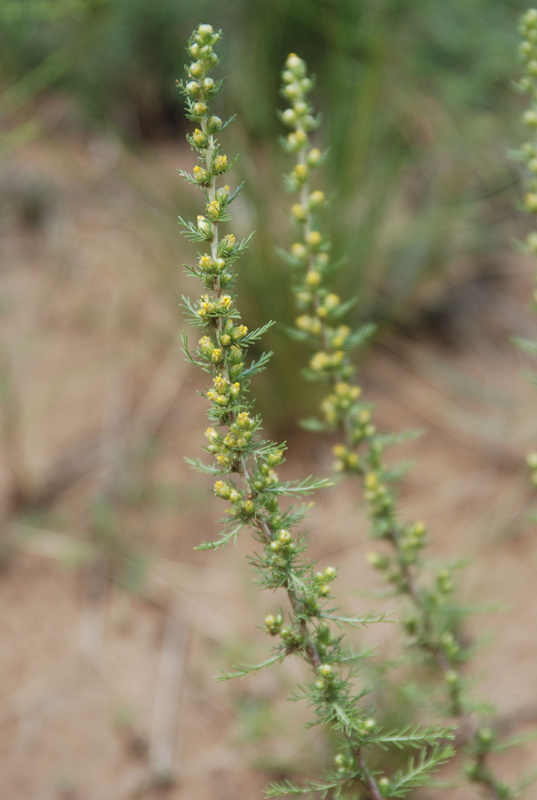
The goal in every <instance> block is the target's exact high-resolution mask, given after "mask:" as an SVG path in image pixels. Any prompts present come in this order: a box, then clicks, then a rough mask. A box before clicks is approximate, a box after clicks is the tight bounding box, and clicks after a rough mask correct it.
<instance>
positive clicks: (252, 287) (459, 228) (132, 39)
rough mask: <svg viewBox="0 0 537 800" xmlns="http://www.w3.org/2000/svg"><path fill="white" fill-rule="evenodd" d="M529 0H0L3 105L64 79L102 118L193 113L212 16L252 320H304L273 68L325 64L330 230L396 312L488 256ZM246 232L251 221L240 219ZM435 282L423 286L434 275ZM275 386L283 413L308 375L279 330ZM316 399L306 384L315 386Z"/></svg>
mask: <svg viewBox="0 0 537 800" xmlns="http://www.w3.org/2000/svg"><path fill="white" fill-rule="evenodd" d="M525 7H526V3H524V2H522V1H521V0H420V2H419V3H416V2H410V0H228V2H227V3H225V4H224V3H221V2H217V0H197V1H196V3H191V2H184V0H183V1H182V2H181V0H152V2H147V0H2V2H1V4H0V79H1V80H2V81H3V83H4V86H5V88H6V91H5V92H4V96H3V99H2V101H0V113H1V111H2V110H3V111H4V112H6V111H9V110H10V108H16V107H18V106H20V105H21V104H23V103H24V102H26V101H27V100H28V99H31V98H32V96H34V95H35V94H37V93H39V92H41V91H43V90H45V89H49V88H52V87H56V86H57V87H61V88H62V90H64V91H66V92H68V93H69V94H70V95H71V96H72V97H74V98H75V100H76V101H77V103H78V104H79V106H80V108H81V109H82V110H83V112H84V114H85V115H86V117H87V118H88V120H91V121H92V124H100V125H105V126H107V127H110V126H113V127H115V128H116V129H117V130H119V131H121V132H122V133H123V135H124V136H125V137H127V138H138V139H145V140H154V139H155V138H158V137H165V136H166V137H167V136H170V135H175V133H176V132H177V129H179V128H182V127H183V125H184V123H183V119H182V110H181V103H180V102H179V99H178V97H177V92H176V89H175V84H174V80H175V78H176V77H182V63H183V50H182V45H181V43H182V42H184V41H185V40H186V38H187V37H188V34H189V32H190V31H191V30H192V28H193V27H194V25H195V24H197V23H198V22H199V21H200V20H202V21H210V22H211V23H212V24H213V25H214V26H220V27H222V28H223V29H224V33H225V50H226V54H225V60H226V62H227V63H226V64H225V71H226V74H228V75H229V86H228V91H227V93H226V96H227V102H228V104H229V107H228V108H227V109H223V110H222V115H224V114H225V113H226V111H227V112H228V113H237V114H238V116H239V120H240V124H241V127H240V129H239V128H237V127H234V128H233V131H234V133H233V137H237V136H238V137H240V139H242V141H240V142H238V143H237V142H236V140H234V141H233V142H231V140H230V139H229V136H228V142H230V147H229V149H230V151H231V152H233V151H235V150H237V151H238V150H240V151H241V153H243V156H242V157H241V159H240V162H239V163H240V167H239V168H240V170H241V171H242V177H243V178H245V179H247V188H246V193H245V195H244V198H243V200H242V204H241V205H240V209H238V213H237V222H238V225H239V227H240V224H241V219H242V220H243V227H244V229H245V230H246V229H247V230H250V229H251V228H252V227H253V228H255V229H256V238H255V241H254V243H253V245H252V247H251V249H250V252H249V255H248V258H247V259H246V261H245V266H244V277H243V279H242V286H241V291H242V292H243V295H244V296H245V300H247V302H248V303H249V308H250V316H251V318H252V319H254V318H255V319H257V320H260V319H261V320H263V319H266V318H269V317H273V316H275V315H276V314H277V315H278V317H279V319H280V320H287V321H288V322H289V323H291V321H292V315H293V312H292V302H291V298H290V297H289V296H288V294H287V290H286V289H285V288H282V287H283V286H287V284H288V283H289V282H288V281H287V280H285V279H284V275H283V270H284V269H285V268H284V266H283V264H282V263H280V261H279V259H278V257H277V256H276V255H275V248H276V247H277V246H285V245H286V244H288V243H289V228H288V226H287V224H286V219H285V214H284V211H283V209H284V206H285V203H286V198H284V196H283V192H282V183H281V174H282V172H283V171H284V169H285V168H286V163H285V159H284V157H283V155H282V154H281V153H280V151H279V148H278V146H277V137H278V136H279V135H280V134H281V133H282V131H281V126H280V123H279V120H278V118H277V115H276V113H275V109H276V107H277V106H279V105H281V103H280V99H279V96H278V86H279V72H280V69H281V65H282V64H283V61H284V59H285V57H286V55H287V54H288V52H290V51H296V52H298V53H299V54H300V55H301V56H302V57H303V58H305V59H306V60H307V62H308V65H309V67H310V69H312V70H313V71H314V72H315V73H316V74H317V75H318V85H317V89H316V95H317V96H316V97H315V105H316V106H317V107H319V108H321V109H322V111H323V124H322V127H321V129H320V132H319V143H320V145H321V146H328V147H329V148H330V159H329V161H328V163H327V168H326V186H325V188H326V189H327V190H328V191H329V192H334V193H335V194H336V196H337V202H335V203H334V204H333V205H332V208H333V212H332V219H331V220H330V227H331V230H330V234H331V239H332V242H333V247H334V250H335V253H336V256H337V257H341V258H342V259H346V266H345V267H344V268H343V269H341V271H340V273H339V277H338V280H339V290H340V291H341V293H342V294H345V295H348V296H350V295H357V296H358V298H359V302H358V303H357V306H356V310H355V315H356V319H355V320H354V322H357V321H358V318H359V317H360V316H362V317H363V316H364V315H368V316H370V317H371V316H373V317H375V318H379V319H396V320H400V319H402V318H406V317H408V316H409V313H410V311H411V310H412V309H413V308H415V307H416V305H419V303H420V301H421V300H422V296H423V294H424V293H427V292H428V293H429V294H430V291H429V290H428V289H427V287H429V288H430V286H431V285H432V284H433V285H434V284H435V282H439V283H440V284H441V283H442V280H443V279H444V278H445V276H446V274H449V271H450V270H453V269H456V270H459V271H460V270H466V273H465V274H468V273H472V270H473V271H474V273H475V271H476V270H477V271H479V272H483V271H486V269H487V268H488V267H490V265H491V264H492V265H493V263H494V256H493V253H494V248H495V246H496V244H497V241H498V238H499V237H501V235H502V229H501V227H498V226H497V225H496V224H492V223H493V221H494V220H495V219H496V218H498V217H502V215H504V214H506V213H509V212H508V211H506V209H508V208H509V207H510V204H511V203H512V198H511V196H510V192H509V189H510V187H512V184H513V172H512V170H511V168H510V167H509V166H508V162H507V159H506V157H505V148H506V143H507V142H508V141H509V139H511V141H516V138H517V137H516V135H512V134H511V131H510V128H511V125H513V124H514V123H513V122H512V120H515V119H516V114H515V113H514V109H513V106H514V105H515V104H516V102H517V99H516V97H515V96H514V94H513V92H512V90H511V86H510V81H511V78H512V77H513V76H514V73H515V71H516V67H517V62H516V29H517V17H518V15H519V13H520V12H521V11H522V10H524V8H525ZM238 232H239V233H240V232H241V231H240V230H239V231H238ZM424 287H425V288H424ZM267 339H270V341H269V342H268V344H269V346H270V347H272V348H273V349H274V350H275V351H276V355H278V353H280V354H283V353H284V352H285V355H286V357H285V359H280V361H279V368H278V375H279V380H278V383H276V381H275V379H274V375H271V374H270V372H269V373H267V377H266V378H265V379H264V380H266V381H268V382H267V383H266V385H265V387H264V389H263V394H264V395H265V397H266V408H265V409H264V412H265V414H266V413H267V411H268V412H269V413H271V417H272V419H273V420H274V419H277V418H278V417H279V418H280V419H285V417H286V416H287V414H288V411H289V404H290V403H291V402H292V399H293V397H294V395H295V390H296V393H298V392H299V391H300V390H299V388H298V382H297V381H296V379H295V375H296V373H297V371H298V369H297V364H298V363H299V360H298V359H299V358H300V355H298V358H297V360H296V361H293V358H292V357H290V354H289V347H288V344H287V342H286V339H285V334H284V333H283V332H282V330H281V329H280V330H278V329H274V330H273V331H272V333H271V335H270V336H269V337H267ZM313 402H315V400H314V398H312V403H313Z"/></svg>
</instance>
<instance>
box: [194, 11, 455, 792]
mask: <svg viewBox="0 0 537 800" xmlns="http://www.w3.org/2000/svg"><path fill="white" fill-rule="evenodd" d="M219 39H220V33H217V32H215V31H214V30H213V28H212V27H211V26H210V25H200V26H199V27H198V29H197V30H196V31H195V32H194V33H193V35H192V38H191V40H190V42H189V48H188V49H189V54H190V56H191V57H192V58H193V59H194V60H193V61H192V63H191V64H190V66H189V67H188V68H187V73H188V77H187V80H186V82H184V83H181V84H180V85H181V89H182V91H183V93H184V94H185V96H186V104H187V116H188V118H189V119H191V120H193V122H194V123H195V125H196V128H195V131H194V133H193V134H192V135H191V136H189V137H188V141H189V142H190V144H191V146H192V148H193V149H194V150H196V152H197V153H198V162H199V163H198V164H197V165H196V167H195V168H194V170H193V173H192V174H189V173H186V172H183V173H182V174H183V176H184V177H185V178H186V179H187V180H188V181H189V182H190V183H192V184H195V185H198V186H199V187H200V188H201V190H202V192H203V195H204V199H205V210H204V213H203V214H202V215H200V216H198V218H197V221H196V222H195V223H194V222H186V221H185V220H182V219H181V222H182V224H183V226H184V227H185V229H186V235H187V236H188V237H189V238H190V239H191V240H192V241H194V242H197V243H199V245H200V246H201V247H202V248H203V249H204V250H205V252H199V253H198V254H197V261H196V264H195V265H194V266H192V267H188V268H187V271H188V273H189V274H190V275H193V276H196V277H198V278H199V279H200V280H201V282H202V284H203V286H204V289H205V290H206V291H205V293H204V294H202V295H201V297H200V298H199V300H198V301H197V302H196V303H192V302H191V301H190V300H188V299H186V298H184V306H185V309H186V311H187V313H188V315H189V316H190V319H191V321H192V323H193V324H194V325H196V326H197V327H199V328H201V329H202V330H203V336H202V337H201V339H200V340H199V343H198V346H197V348H196V349H195V350H194V351H192V352H190V351H189V350H188V342H187V340H186V338H185V352H186V354H187V357H188V358H189V360H190V362H191V363H194V364H197V365H198V366H200V367H201V368H202V369H203V370H204V371H205V372H206V373H208V374H209V375H210V376H211V379H212V386H211V387H210V388H209V389H207V390H206V392H205V397H206V399H207V400H208V401H209V410H208V417H209V420H210V423H211V425H210V427H209V428H208V429H207V431H206V439H207V445H206V447H205V450H206V452H208V453H209V454H210V455H211V456H212V457H213V459H214V462H213V464H211V465H205V464H202V463H201V462H200V461H195V462H193V461H191V462H190V463H191V464H192V465H193V466H194V467H196V468H197V469H199V470H200V471H202V472H205V473H207V474H209V475H212V476H214V478H215V479H216V481H215V483H214V494H215V495H216V496H217V497H219V498H221V499H223V500H225V501H226V502H228V503H229V508H228V510H227V513H228V517H229V522H228V523H226V524H225V526H224V532H223V535H222V537H221V538H220V539H219V540H218V541H216V542H211V543H204V544H202V545H201V546H200V548H199V549H202V550H208V549H215V548H218V547H221V546H224V545H225V544H227V543H228V542H230V541H235V540H236V539H237V536H238V534H239V533H240V532H241V531H242V530H249V531H250V532H251V533H252V534H253V536H254V539H255V540H256V541H257V542H258V544H259V549H258V553H257V554H256V556H255V558H254V559H253V564H254V566H255V568H256V570H257V573H258V576H259V582H260V583H261V584H262V585H263V586H265V587H266V588H268V589H272V590H276V589H282V590H284V592H285V593H286V594H287V598H288V611H287V613H284V612H283V611H281V610H280V611H279V612H278V613H275V614H269V615H268V616H267V617H266V619H265V621H264V625H263V629H264V630H265V632H266V633H267V635H268V636H269V637H270V638H271V640H272V642H273V645H272V656H271V658H270V659H269V660H268V661H267V662H265V663H264V664H260V665H258V666H254V667H252V666H241V667H240V668H238V670H237V671H236V672H235V673H234V674H232V675H230V674H225V675H224V676H223V677H224V678H231V677H235V676H243V675H246V674H247V673H249V672H255V671H256V670H258V669H261V668H262V667H265V666H268V665H270V664H272V663H274V662H280V661H283V660H284V659H285V658H286V657H288V656H290V655H295V656H297V657H299V658H301V659H303V660H304V661H305V662H306V663H307V664H308V665H309V666H310V668H311V669H312V670H313V679H312V682H311V683H309V684H307V685H306V687H305V689H304V696H305V699H306V700H307V701H308V703H309V705H311V706H312V708H313V709H314V712H315V715H316V720H315V722H316V723H317V724H319V723H321V724H323V725H325V726H327V727H328V728H331V729H332V730H334V731H336V732H337V733H339V735H340V741H339V745H338V752H337V754H336V761H335V764H336V767H335V768H334V769H333V770H330V771H329V772H328V774H327V775H326V776H325V777H324V778H323V781H322V782H321V783H319V784H309V785H308V786H307V787H306V788H305V789H304V790H301V789H300V787H297V786H296V785H295V784H290V783H285V784H278V785H273V786H272V787H270V789H269V790H268V796H270V797H276V796H284V795H287V794H289V793H291V794H298V793H302V792H303V793H304V794H310V793H312V792H315V791H316V787H317V785H318V786H319V787H320V791H321V792H323V791H324V790H323V788H322V787H324V786H326V785H328V786H329V788H330V790H332V789H333V790H334V793H335V794H338V795H340V793H341V792H342V791H344V789H345V788H346V787H352V786H357V787H361V790H362V792H363V793H365V794H364V797H367V798H369V800H382V798H388V797H392V796H393V797H396V796H397V797H403V796H404V795H405V794H406V793H407V791H409V790H410V789H411V788H413V786H415V785H417V783H419V782H420V781H419V778H420V776H421V775H424V774H426V773H427V772H428V771H429V770H430V769H432V768H433V767H435V766H437V765H438V764H439V763H442V762H443V761H444V760H446V759H447V758H448V757H449V756H450V754H451V750H450V748H449V747H448V748H438V747H436V745H437V743H438V741H439V740H440V739H442V738H445V737H446V735H447V736H449V729H445V728H444V729H441V728H432V729H431V728H430V729H426V730H423V731H413V732H412V734H411V735H410V734H409V735H406V734H405V732H403V733H402V737H401V738H400V739H398V744H405V743H408V745H409V746H413V747H418V748H425V747H430V746H431V745H432V746H433V749H432V751H431V752H426V751H425V750H422V755H423V757H422V759H421V760H420V764H419V769H416V767H415V766H414V767H413V768H412V770H411V772H410V775H409V774H407V773H395V774H394V775H392V776H391V777H390V778H388V777H387V776H382V775H381V776H380V778H377V775H378V771H377V770H376V768H374V767H371V765H370V763H369V759H370V752H369V748H370V747H371V746H372V745H373V744H378V745H380V746H381V747H390V746H391V740H390V739H389V735H388V734H387V733H384V732H383V731H382V730H381V729H380V727H378V726H377V725H375V723H374V721H373V720H371V718H370V713H369V712H367V713H366V710H365V709H364V708H362V707H361V706H360V704H359V699H360V697H361V694H359V695H357V694H355V689H354V687H353V685H352V683H351V680H350V679H351V678H353V677H354V676H355V675H356V673H357V670H358V668H359V666H360V664H361V661H362V656H357V655H356V654H354V653H353V652H352V651H351V650H350V649H349V648H347V647H346V645H345V642H344V639H343V637H342V636H341V633H340V632H338V631H337V630H335V628H336V627H337V628H339V627H342V626H344V625H351V626H357V625H363V624H366V623H368V622H373V621H380V620H381V619H382V617H375V615H374V614H368V615H366V616H365V617H362V618H358V619H353V618H347V617H341V616H338V615H337V609H335V608H334V606H333V602H332V601H333V597H332V594H331V591H332V589H331V584H332V582H333V580H334V579H335V577H336V570H335V568H333V567H327V568H326V569H325V570H323V571H316V570H315V566H314V564H313V562H311V561H309V560H308V559H307V557H306V551H307V546H308V545H307V539H306V537H305V536H304V535H303V534H301V533H297V532H296V527H297V525H298V524H299V523H300V521H301V520H302V519H303V517H304V513H305V509H298V510H297V509H295V508H294V507H293V506H291V507H289V508H285V509H284V508H282V506H281V504H280V498H285V497H300V496H302V495H306V494H310V493H311V492H313V491H314V490H315V489H317V488H319V487H320V486H323V485H325V482H324V481H311V480H306V481H302V482H294V483H286V482H283V481H281V480H280V479H279V477H278V474H277V472H276V470H275V467H277V466H278V465H279V464H281V463H282V462H283V460H284V455H283V454H284V450H285V448H284V446H283V445H275V444H274V443H272V442H269V441H266V440H262V439H261V437H260V431H261V419H260V418H259V416H257V415H255V414H254V413H253V411H252V401H251V399H250V398H249V394H248V392H249V384H250V379H251V377H252V375H254V374H255V373H256V372H258V371H259V370H261V369H262V368H263V367H264V365H265V363H266V362H267V360H268V356H262V357H261V358H260V359H259V361H258V362H257V363H255V362H254V363H252V364H251V365H250V366H247V364H246V361H247V358H246V357H247V350H248V346H249V344H250V343H251V342H253V341H255V340H257V339H258V338H260V336H261V335H262V334H263V333H264V331H265V330H266V329H267V328H268V325H265V326H263V327H262V328H259V329H257V330H254V331H252V332H249V331H248V330H247V328H246V326H245V325H243V324H242V323H241V319H240V314H239V311H238V310H237V308H236V306H235V297H234V289H233V285H234V278H235V273H234V271H233V265H234V262H235V261H236V260H237V258H238V256H239V255H240V253H241V252H242V250H244V248H245V247H246V246H247V244H248V240H247V239H246V240H243V241H241V242H239V241H237V240H236V239H235V237H234V236H233V234H232V233H227V234H226V235H224V236H222V235H221V232H220V224H221V223H223V222H228V221H229V220H230V216H229V213H228V209H229V206H230V204H231V203H232V202H233V200H234V198H235V197H236V196H237V193H238V190H237V191H235V192H233V193H231V192H230V189H229V187H228V186H217V182H218V180H219V179H220V176H222V175H223V174H224V173H226V172H227V171H228V170H229V168H230V166H231V165H232V162H231V163H230V162H229V161H228V159H227V157H226V156H225V155H224V154H223V153H222V151H221V144H220V142H219V141H218V139H217V138H216V134H217V133H218V132H219V131H220V130H222V129H223V128H224V127H226V125H227V123H226V124H223V123H222V122H221V120H220V119H219V117H217V116H215V115H213V114H212V113H211V111H210V102H211V100H212V99H213V97H214V96H215V95H216V94H218V92H219V91H220V88H221V85H222V84H221V82H215V81H214V80H213V79H212V78H211V77H210V72H211V70H212V68H213V67H214V66H215V65H216V64H217V62H218V57H217V55H216V53H215V52H214V45H215V44H216V43H217V42H218V41H219ZM306 116H307V115H306ZM304 119H305V117H304ZM239 188H240V187H239ZM318 201H319V196H318V195H316V196H315V198H313V199H312V200H311V202H312V203H313V205H315V204H316V203H317V204H318ZM309 234H310V238H311V240H312V242H313V243H312V247H315V246H316V245H315V241H314V239H315V237H312V235H311V234H312V232H311V231H309ZM274 642H275V643H274ZM381 782H382V783H381ZM381 785H382V786H383V787H386V788H385V789H382V790H381V789H380V788H379V787H380V786H381Z"/></svg>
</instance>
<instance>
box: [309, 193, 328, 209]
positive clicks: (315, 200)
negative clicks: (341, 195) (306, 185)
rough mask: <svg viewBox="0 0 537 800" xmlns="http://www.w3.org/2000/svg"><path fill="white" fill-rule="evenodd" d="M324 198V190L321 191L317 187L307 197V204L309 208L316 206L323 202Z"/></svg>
mask: <svg viewBox="0 0 537 800" xmlns="http://www.w3.org/2000/svg"><path fill="white" fill-rule="evenodd" d="M324 199H325V198H324V192H321V191H320V190H319V189H317V190H316V191H314V192H312V193H311V194H310V196H309V197H308V205H309V206H310V208H317V207H318V206H320V205H322V204H323V203H324Z"/></svg>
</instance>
